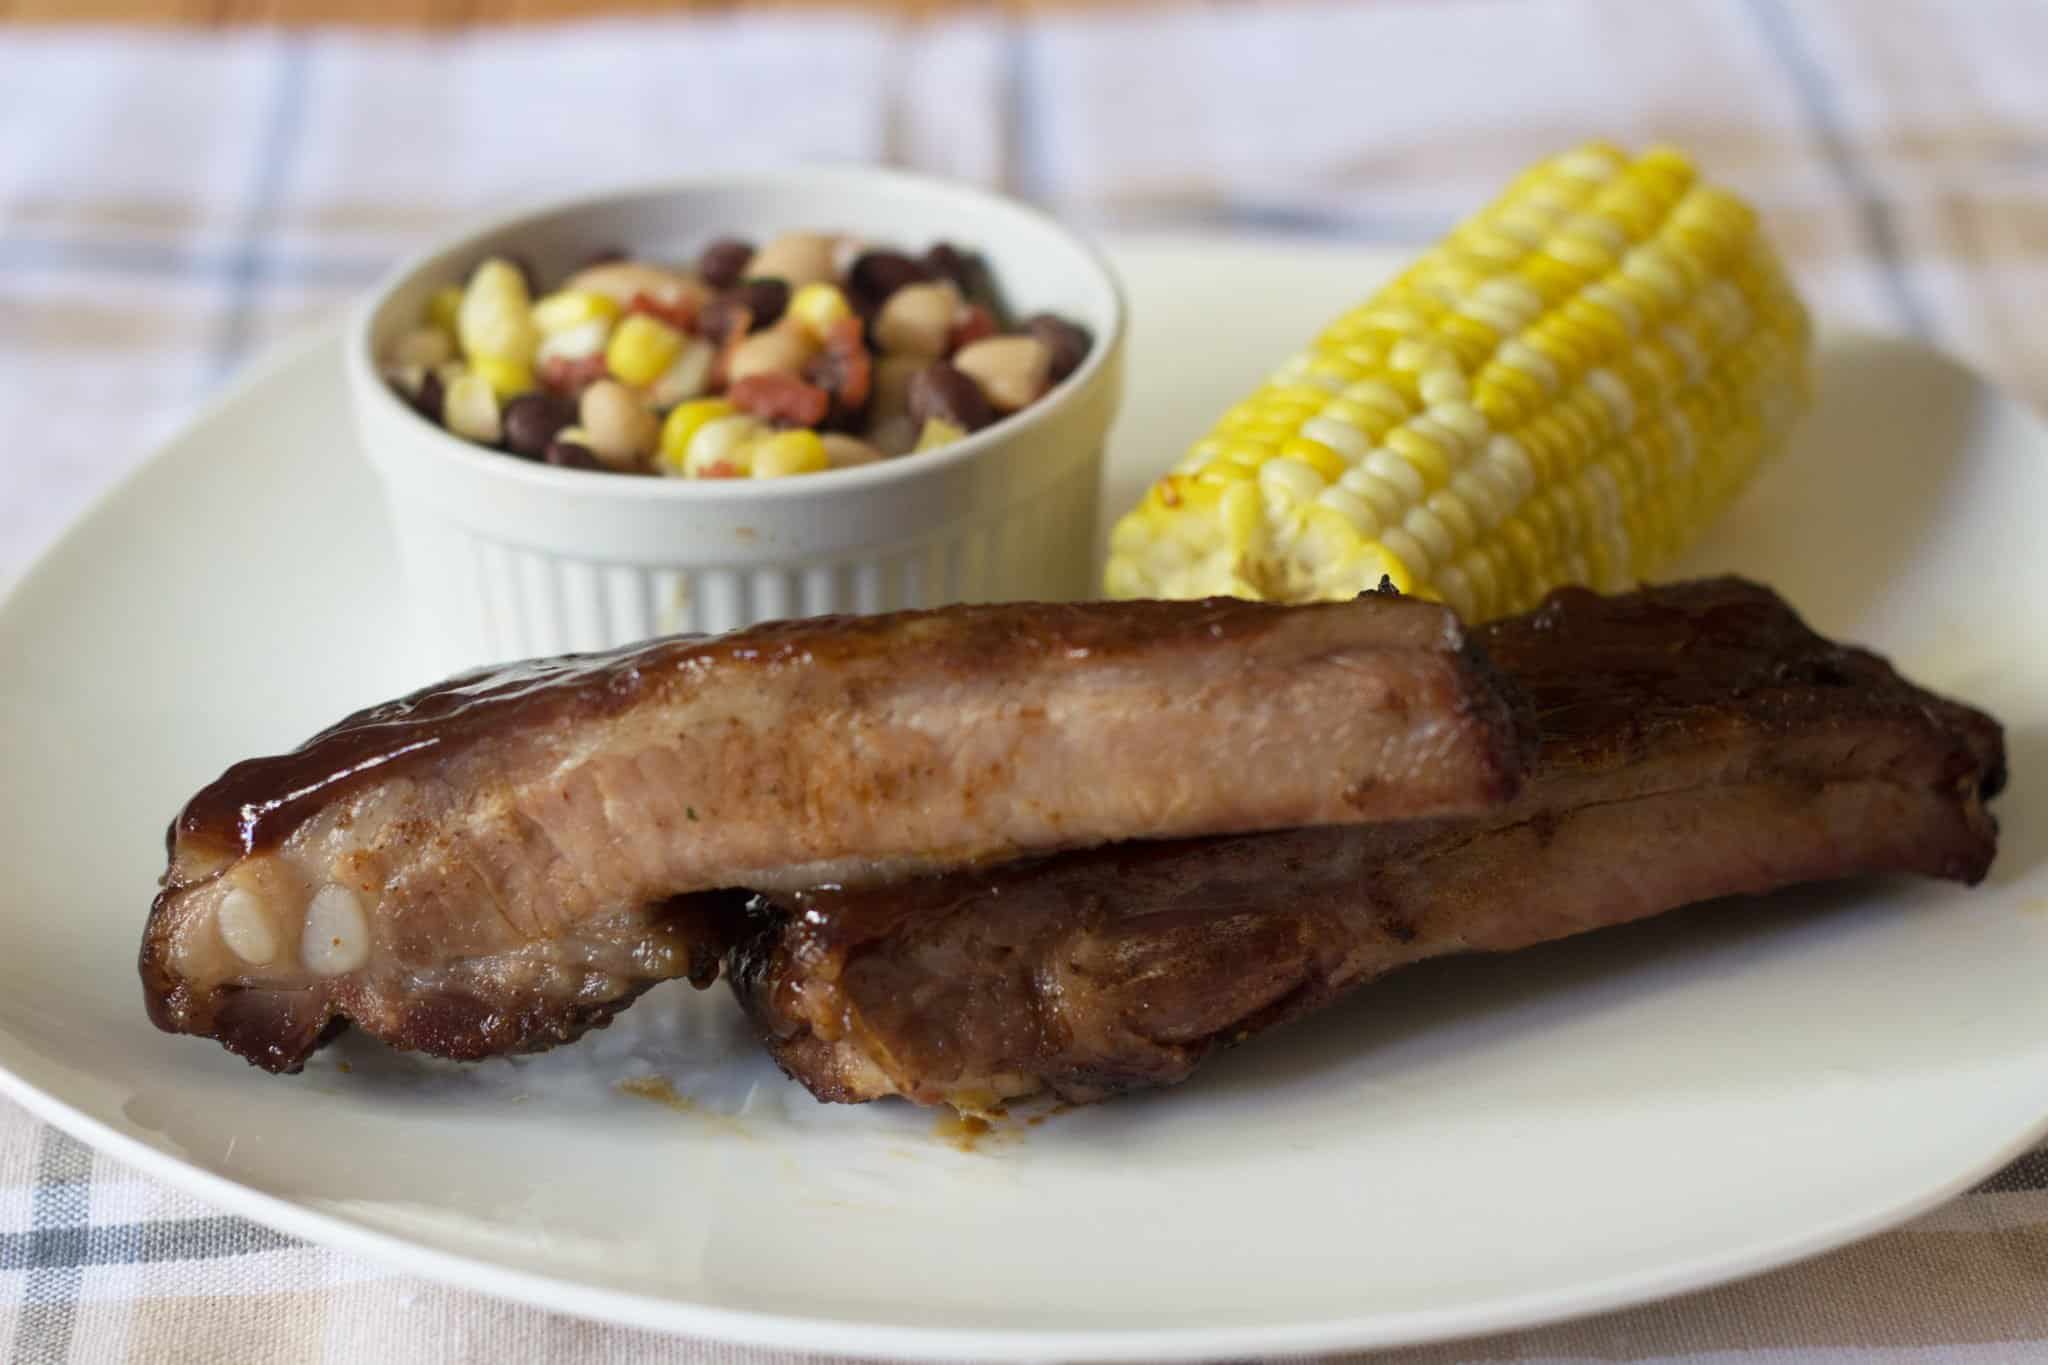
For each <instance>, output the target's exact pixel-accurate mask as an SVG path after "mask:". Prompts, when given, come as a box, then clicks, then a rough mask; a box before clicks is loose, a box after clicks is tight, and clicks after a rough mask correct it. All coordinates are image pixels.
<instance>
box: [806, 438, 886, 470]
mask: <svg viewBox="0 0 2048 1365" xmlns="http://www.w3.org/2000/svg"><path fill="white" fill-rule="evenodd" d="M820 439H822V440H823V441H824V443H825V458H826V459H827V460H829V461H831V462H832V468H834V469H852V468H853V467H854V466H855V465H863V464H873V463H874V462H875V461H877V460H880V459H882V458H884V456H883V455H882V452H881V451H879V450H877V449H875V448H874V447H873V446H871V445H869V444H868V443H867V442H866V441H863V440H861V439H860V438H859V437H857V436H844V435H841V434H840V433H839V432H836V431H828V432H826V433H825V434H824V436H823V437H821V438H820Z"/></svg>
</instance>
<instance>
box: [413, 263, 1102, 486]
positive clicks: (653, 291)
mask: <svg viewBox="0 0 2048 1365" xmlns="http://www.w3.org/2000/svg"><path fill="white" fill-rule="evenodd" d="M1090 344H1091V339H1090V337H1089V335H1088V333H1087V331H1086V330H1084V329H1083V328H1081V327H1080V326H1078V325H1076V324H1075V323H1073V322H1070V321H1068V320H1066V319H1064V318H1060V317H1056V316H1054V315H1052V314H1049V313H1040V314H1037V315H1035V316H1032V317H1028V318H1025V319H1023V320H1021V321H1015V322H1013V321H1011V320H1009V318H1008V317H1007V314H1006V312H1005V310H1004V308H1003V305H1002V301H1001V295H1000V293H999V291H998V290H997V287H996V281H995V280H994V279H993V278H992V277H991V275H990V272H989V270H988V269H987V267H986V265H985V264H984V262H983V261H982V259H981V258H980V257H979V256H978V255H976V254H974V253H972V252H969V251H963V250H961V249H960V248H958V247H956V246H953V245H951V244H949V243H944V242H941V243H939V244H937V245H935V246H932V247H931V248H930V249H928V250H926V251H924V252H923V253H922V254H918V255H911V254H909V253H906V252H902V251H896V250H891V249H888V248H885V247H877V246H874V245H872V244H868V243H862V242H858V241H855V240H854V239H852V238H849V237H847V236H844V235H840V234H834V233H826V232H787V233H783V234H782V235H780V236H778V237H774V238H771V239H770V240H768V241H766V242H764V243H762V244H761V245H759V246H756V245H754V244H753V243H750V242H746V241H741V240H738V239H736V238H729V237H728V238H721V239H719V240H717V241H714V242H712V243H711V244H710V245H708V246H706V247H705V248H704V249H703V251H702V252H700V253H699V255H698V257H697V260H696V262H695V263H694V265H692V266H689V267H684V268H678V267H674V266H670V265H665V264H660V263H656V262H654V261H649V260H641V259H634V258H630V257H627V256H626V255H624V254H623V253H619V252H608V253H603V254H601V255H599V256H597V257H594V258H592V259H591V260H590V261H589V262H588V263H587V264H585V265H584V266H582V267H581V268H580V269H578V270H576V271H574V272H573V273H571V274H570V275H569V276H568V278H566V279H564V280H562V281H561V282H560V283H559V284H558V285H556V286H555V287H553V288H552V289H549V290H547V291H545V292H543V291H542V290H540V289H539V288H538V285H537V281H536V280H535V278H534V274H533V271H532V269H531V268H530V267H528V266H527V265H526V264H524V263H523V262H521V261H520V260H518V259H517V258H514V257H510V256H494V257H491V258H489V259H487V260H485V261H483V262H481V263H479V264H478V265H477V266H476V267H475V269H473V270H472V271H471V272H470V274H469V277H468V279H467V280H466V281H465V282H464V283H463V284H461V285H459V286H458V285H449V286H447V287H445V288H443V289H440V290H438V291H437V292H436V293H435V294H434V295H433V296H432V298H431V300H430V301H429V304H428V306H427V309H426V316H425V317H423V318H422V319H420V322H419V323H418V325H417V326H415V327H413V328H411V329H409V330H408V331H406V332H405V333H404V334H403V335H401V336H400V337H399V338H398V339H397V340H396V341H395V342H394V343H393V344H392V345H391V346H390V348H389V349H388V351H387V352H386V354H385V355H383V356H382V357H380V361H381V364H382V368H383V373H384V375H385V377H386V379H387V380H388V381H389V382H390V384H391V385H392V387H393V388H394V389H395V390H396V391H397V393H398V394H399V395H400V396H401V397H402V398H404V399H405V400H406V401H407V402H408V403H410V404H411V405H412V406H413V408H414V409H416V410H417V411H418V412H419V413H420V414H421V415H422V416H424V417H425V418H427V419H428V420H429V421H432V422H435V423H438V424H439V425H441V426H443V427H445V428H446V429H447V430H448V431H450V432H452V433H453V434H455V435H457V436H460V437H462V438H464V439H465V440H468V441H472V442H475V443H476V444H478V445H483V446H489V447H491V448H493V449H496V450H500V451H503V452H505V453H506V454H508V455H511V456H515V457H518V458H521V459H527V460H539V461H545V462H546V463H548V464H552V465H559V466H563V467H567V468H571V469H588V470H596V471H606V472H611V473H618V474H649V475H666V476H669V477H674V478H689V479H720V478H780V477H783V476H786V475H792V474H810V473H816V472H818V471H820V470H826V469H842V468H847V467H850V466H854V465H864V464H871V463H874V462H875V461H878V460H886V459H894V458H897V457H900V456H904V455H910V454H915V453H918V452H920V451H927V450H933V449H936V448H938V447H940V446H944V445H946V444H948V443H950V442H953V441H957V440H960V439H961V438H962V437H964V436H966V435H967V434H968V433H970V432H973V431H978V430H980V429H981V428H982V427H985V426H987V425H989V424H990V423H992V422H995V421H997V420H999V419H1001V418H1003V417H1005V416H1007V415H1009V414H1010V413H1013V412H1017V411H1020V410H1021V409H1024V408H1027V407H1029V406H1030V405H1031V404H1033V403H1035V402H1038V401H1039V400H1040V399H1042V398H1043V397H1044V396H1045V395H1046V393H1047V392H1049V391H1050V390H1051V389H1052V388H1053V386H1055V385H1056V384H1058V383H1059V382H1060V381H1061V380H1062V379H1065V378H1066V377H1067V376H1068V375H1069V374H1071V373H1073V371H1074V370H1075V369H1076V368H1077V367H1078V366H1079V365H1080V364H1081V362H1082V361H1083V360H1084V359H1085V358H1086V356H1087V354H1088V349H1089V346H1090Z"/></svg>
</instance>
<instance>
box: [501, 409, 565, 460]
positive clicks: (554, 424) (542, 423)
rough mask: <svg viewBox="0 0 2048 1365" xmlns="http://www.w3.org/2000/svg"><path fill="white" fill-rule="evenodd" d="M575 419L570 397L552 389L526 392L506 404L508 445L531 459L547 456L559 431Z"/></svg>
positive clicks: (506, 442)
mask: <svg viewBox="0 0 2048 1365" xmlns="http://www.w3.org/2000/svg"><path fill="white" fill-rule="evenodd" d="M575 420H576V412H575V409H574V408H572V407H570V406H569V403H568V400H566V399H563V398H558V397H556V396H555V395H554V394H551V393H522V394H520V395H519V396H518V397H517V398H515V399H513V400H512V401H511V402H509V403H507V404H506V405H505V448H506V449H507V450H509V451H511V452H512V453H513V454H514V455H524V456H525V457H526V458H527V459H529V460H540V459H545V458H547V453H548V447H549V446H551V445H553V444H554V443H555V433H556V432H558V431H560V430H561V429H562V428H563V427H566V426H568V425H569V424H570V423H571V422H573V421H575Z"/></svg>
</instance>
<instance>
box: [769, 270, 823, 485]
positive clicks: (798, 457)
mask: <svg viewBox="0 0 2048 1365" xmlns="http://www.w3.org/2000/svg"><path fill="white" fill-rule="evenodd" d="M804 287H805V288H806V289H808V288H810V287H811V286H809V285H805V286H804ZM830 287H831V286H830V285H827V286H826V288H828V289H829V288H830ZM831 465H832V461H831V460H830V459H829V458H828V457H827V456H826V454H825V442H824V441H823V440H822V439H820V438H819V436H818V433H817V432H815V431H806V430H803V429H802V428H799V429H797V430H795V431H778V432H776V433H775V434H774V435H773V436H770V437H768V438H766V439H765V440H763V441H761V442H760V444H758V445H756V446H755V447H754V477H755V478H757V479H781V478H787V477H789V476H790V475H792V474H815V473H817V472H819V471H820V470H823V469H829V468H831Z"/></svg>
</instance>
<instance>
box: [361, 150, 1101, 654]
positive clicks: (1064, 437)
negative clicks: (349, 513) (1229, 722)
mask: <svg viewBox="0 0 2048 1365" xmlns="http://www.w3.org/2000/svg"><path fill="white" fill-rule="evenodd" d="M795 228H813V229H819V230H831V231H839V230H843V231H846V232H850V233H853V234H855V235H857V236H860V237H864V238H868V239H871V240H873V241H875V242H877V243H880V244H887V245H895V246H899V247H901V248H903V249H906V250H921V249H922V248H923V247H924V246H926V245H927V244H929V243H931V242H934V241H939V240H945V241H951V242H955V243H958V244H959V245H960V246H962V247H963V248H969V249H973V250H977V251H979V252H981V253H982V255H983V256H984V257H985V258H986V260H987V261H988V264H989V267H990V269H991V270H992V272H993V273H994V276H995V279H996V282H997V285H998V286H999V287H1000V288H1001V290H1002V291H1003V295H1004V298H1005V300H1006V301H1007V303H1008V304H1009V306H1010V307H1011V308H1012V309H1014V310H1015V311H1016V312H1018V313H1019V314H1020V315H1022V314H1029V313H1035V312H1053V313H1058V314H1060V315H1061V316H1063V317H1067V318H1071V319H1073V320H1074V321H1077V322H1079V323H1081V324H1083V325H1084V326H1086V327H1087V328H1088V330H1089V332H1090V333H1091V334H1092V336H1093V337H1094V345H1093V346H1092V348H1091V349H1090V351H1089V353H1088V357H1087V359H1086V361H1085V362H1084V363H1083V364H1082V366H1081V367H1080V369H1078V370H1077V371H1075V373H1074V374H1072V375H1071V376H1069V377H1068V378H1067V380H1066V381H1065V382H1064V383H1062V384H1061V385H1060V386H1059V387H1058V388H1057V389H1055V390H1054V391H1053V392H1052V393H1051V394H1049V395H1047V396H1046V397H1045V398H1043V399H1041V400H1039V401H1038V402H1037V403H1034V404H1033V405H1032V406H1030V407H1029V408H1027V409H1025V410H1024V411H1023V412H1020V413H1018V414H1016V415H1014V416H1012V417H1009V418H1006V419H1004V420H1003V421H1000V422H997V423H995V424H994V425H992V426H990V427H987V428H985V429H983V430H982V431H979V432H976V433H975V434H974V435H972V436H970V437H968V438H967V439H966V440H964V441H960V442H957V443H955V444H953V445H950V446H947V447H944V448H942V449H940V450H936V451H932V452H929V453H926V454H922V455H909V456H904V457H902V458H899V459H895V460H889V461H885V462H883V463H881V464H875V465H868V466H865V467H862V468H856V469H841V470H831V471H827V472H825V473H821V474H810V475H802V476H797V477H792V478H786V479H775V480H732V481H725V480H684V479H657V478H637V477H629V476H624V475H617V474H604V473H595V472H587V471H582V470H571V469H558V468H555V467H552V466H549V465H544V464H538V463H533V462H530V461H526V460H520V459H515V458H513V457H511V456H508V455H505V454H503V453H500V452H497V451H491V450H485V449H482V448H480V447H477V446H474V445H471V444H469V443H468V442H466V441H462V440H460V439H458V438H456V437H454V436H451V435H449V434H448V433H447V432H445V431H443V430H442V429H441V428H439V427H437V426H435V425H434V424H433V423H431V422H428V421H426V420H425V419H423V418H421V417H420V416H418V415H417V414H416V413H414V412H413V411H412V409H411V408H409V407H407V406H406V405H405V404H404V403H403V402H401V401H400V400H399V399H398V397H397V396H396V395H395V394H393V393H392V392H391V390H390V388H389V386H388V385H387V384H386V383H385V381H384V379H383V378H382V376H381V375H380V374H379V373H378V368H377V363H376V357H377V356H378V355H380V354H382V353H383V352H384V350H385V349H386V348H387V347H388V345H389V344H390V343H391V342H392V341H393V340H394V339H395V338H396V336H397V335H398V334H399V333H400V332H401V331H403V330H404V329H406V328H407V327H410V326H413V325H415V324H416V323H417V322H418V320H419V318H420V317H421V316H422V315H423V312H424V309H425V307H426V301H427V298H428V295H430V294H431V293H432V292H433V290H434V289H436V288H437V287H439V286H442V285H445V284H450V283H455V282H459V280H460V279H461V278H462V277H463V276H464V274H465V273H466V272H467V270H468V269H469V267H471V266H472V265H474V264H475V263H476V262H477V261H478V260H481V259H482V258H483V257H485V256H487V255H490V254H493V253H495V252H506V253H513V254H517V255H519V256H521V257H523V258H524V259H525V260H527V261H528V262H530V263H531V264H532V266H533V268H534V269H535V270H536V271H537V272H538V273H539V274H540V276H541V277H542V278H543V279H549V278H558V277H560V276H561V275H562V274H563V273H565V272H566V271H568V270H569V269H570V268H572V267H573V266H574V265H575V264H576V263H578V262H580V261H581V260H583V259H584V258H585V257H587V256H588V255H589V254H590V253H591V252H592V251H594V250H597V249H599V248H606V247H616V248H622V249H624V250H626V251H629V252H631V253H633V254H635V255H643V254H644V255H647V256H652V257H655V258H670V259H688V258H689V257H690V255H691V254H692V253H694V252H695V251H696V249H697V248H699V247H700V246H702V245H703V244H704V243H705V242H706V241H709V240H710V239H712V238H714V237H719V236H725V235H737V236H744V237H749V238H752V239H753V240H756V241H760V240H765V239H766V238H768V237H770V236H773V235H774V234H775V233H776V232H778V231H783V230H787V229H795ZM1123 342H1124V304H1123V298H1122V294H1121V291H1120V289H1119V287H1118V285H1117V282H1116V279H1115V277H1114V276H1113V275H1112V274H1111V272H1110V269H1109V267H1108V265H1107V264H1106V263H1105V262H1104V260H1103V259H1102V257H1101V255H1100V254H1099V253H1098V252H1096V251H1095V250H1094V248H1092V247H1091V246H1089V245H1088V244H1087V243H1086V242H1084V241H1083V240H1081V239H1080V238H1079V237H1077V236H1075V235H1074V234H1073V233H1072V232H1070V231H1069V230H1068V229H1066V228H1064V227H1062V226H1061V225H1060V224H1058V223H1057V222H1055V221H1053V220H1052V219H1051V218H1049V217H1047V216H1046V215H1044V214H1042V213H1040V212H1038V211H1036V210H1034V209H1031V208H1027V207H1026V206H1024V205H1022V204H1019V203H1016V202H1013V201H1011V200H1007V199H1003V198H1000V197H997V196H995V195H991V194H986V193H983V192H981V191H979V190H973V189H968V188H964V187H961V186H957V185H950V184H946V183H943V182H940V181H934V180H929V179H925V178H922V177H918V176H912V175H904V174H901V173H898V172H894V171H883V170H873V169H860V168H845V169H840V168H803V169H793V170H783V171H773V172H761V173H751V174H735V175H715V176H705V177H702V178H696V179H686V180H679V181H674V182H670V183H666V184H662V185H658V186H651V187H647V188H639V189H630V190H625V191H621V192H617V193H612V194H605V195H600V196H586V197H581V198H577V199H572V200H566V201H562V202H558V203H553V204H548V205H544V206H541V207H538V208H533V209H529V210H526V211H524V212H521V213H518V214H515V215H513V216H510V217H506V218H501V219H498V220H495V221H493V222H491V223H489V224H487V225H485V226H482V227H480V228H475V229H472V230H470V231H467V232H464V233H462V234H460V235H459V236H456V237H453V238H450V239H449V240H447V241H445V242H444V243H442V244H441V245H439V246H436V247H434V248H432V249H430V250H428V251H426V252H425V253H423V254H421V255H420V256H418V257H415V258H414V259H413V260H411V261H408V262H406V263H405V264H403V265H401V266H400V267H399V268H398V269H397V270H395V271H394V272H393V273H392V275H391V276H390V277H389V278H388V279H387V280H386V281H385V283H384V284H383V285H382V286H381V287H379V288H378V289H377V290H376V291H375V293H373V294H372V295H371V297H370V298H369V300H368V301H367V302H366V303H365V304H364V305H363V306H362V308H361V309H360V311H359V312H358V314H357V315H356V317H355V319H354V322H353V325H352V326H351V328H350V332H349V337H348V354H347V364H348V378H349V389H350V396H351V399H352V402H353V406H354V410H355V420H356V429H357V433H358V435H359V437H360V438H361V441H362V445H363V449H364V451H365V452H366V453H367V454H368V456H369V458H370V461H371V463H372V464H373V465H374V466H375V467H376V469H377V471H378V473H379V475H381V477H382V480H383V484H384V489H385V493H386V496H387V501H388V503H389V505H390V509H391V516H392V523H393V526H394V528H395V530H396V532H397V537H398V543H399V548H400V552H401V555H402V557H403V562H404V566H405V575H406V582H407V587H408V591H409V593H410V595H411V597H412V605H413V607H414V611H415V619H416V622H417V625H418V628H419V633H420V637H421V640H420V644H421V648H422V650H423V651H424V653H425V656H426V659H425V662H426V663H427V664H428V665H430V666H432V667H435V668H438V669H440V670H442V671H444V672H445V671H453V670H457V669H461V668H467V667H471V666H475V665H478V664H486V663H497V662H502V661H505V660H508V659H515V658H523V657H527V656H531V655H539V654H561V653H569V652H573V651H581V650H590V649H604V648H609V647H611V646H614V645H621V644H629V643H631V642H633V641H635V640H642V639H646V638H648V637H650V636H655V635H666V634H671V633H675V632H679V631H704V632H715V631H723V630H731V629H734V628H736V627H739V626H743V625H748V624H750V623H752V622H755V621H764V620H773V619H777V618H782V617H791V616H815V615H821V614H825V613H830V612H873V611H888V610H893V609H896V608H900V607H921V606H937V605H941V604H944V603H947V602H959V601H1004V600H1059V599H1063V598H1074V597H1083V596H1090V595H1092V594H1093V588H1094V576H1095V566H1094V564H1093V562H1092V559H1093V541H1094V534H1095V516H1096V502H1097V498H1098V495H1099V487H1100V480H1101V468H1102V446H1103V440H1104V437H1105V436H1106V435H1107V433H1108V430H1109V424H1110V420H1111V418H1112V417H1113V416H1114V415H1115V410H1116V405H1117V400H1118V398H1119V396H1120V394H1121V389H1122V359H1123Z"/></svg>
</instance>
